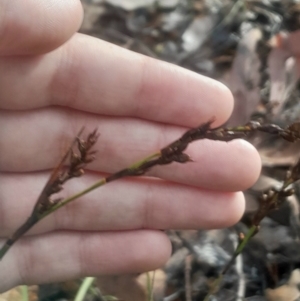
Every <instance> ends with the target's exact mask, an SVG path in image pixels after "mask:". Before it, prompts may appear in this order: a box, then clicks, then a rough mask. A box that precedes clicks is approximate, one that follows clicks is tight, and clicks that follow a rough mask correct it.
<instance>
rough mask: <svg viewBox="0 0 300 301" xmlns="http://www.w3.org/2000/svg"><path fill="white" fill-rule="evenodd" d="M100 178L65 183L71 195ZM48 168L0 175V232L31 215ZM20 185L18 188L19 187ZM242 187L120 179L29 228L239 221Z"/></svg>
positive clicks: (188, 226) (195, 226) (192, 226)
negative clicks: (228, 190) (206, 187)
mask: <svg viewBox="0 0 300 301" xmlns="http://www.w3.org/2000/svg"><path fill="white" fill-rule="evenodd" d="M100 178H101V175H95V174H92V175H91V174H90V175H88V174H87V175H84V176H83V177H82V178H80V179H74V180H72V181H70V183H68V185H66V186H65V189H64V191H63V194H62V195H64V196H71V195H73V194H74V193H77V192H78V191H80V190H83V189H85V188H86V187H88V186H89V185H91V184H92V183H95V182H96V181H97V180H99V179H100ZM46 181H47V175H46V174H45V173H43V174H41V173H37V174H24V175H20V174H2V175H1V176H0V183H1V184H0V188H1V211H0V212H5V215H4V214H2V216H1V219H0V229H1V231H0V235H1V236H2V237H4V236H6V237H7V236H9V235H11V234H12V233H13V232H14V231H15V230H16V229H17V228H18V227H19V226H20V224H21V223H22V222H23V221H25V220H26V219H27V217H28V216H29V215H30V213H31V211H32V208H33V207H34V205H35V202H36V200H37V198H38V195H39V193H40V191H41V190H42V187H43V185H44V183H45V182H46ZM15 187H18V189H15ZM244 203H245V202H244V196H243V194H242V193H225V192H223V193H222V192H215V191H207V190H201V189H197V188H194V187H190V186H186V185H177V184H174V183H170V182H165V181H159V180H154V179H152V178H146V179H127V180H119V181H116V182H114V183H111V184H109V185H105V186H103V187H101V188H99V189H97V190H96V191H94V192H93V193H90V194H87V195H85V196H83V197H81V198H80V200H78V201H75V202H72V203H70V204H68V205H67V206H65V207H63V208H61V209H60V210H58V211H57V212H55V213H53V214H51V215H50V216H49V217H47V219H45V220H44V221H43V222H42V223H40V224H39V225H38V226H37V227H35V229H34V231H31V234H36V233H42V232H49V231H53V230H62V229H67V230H81V231H86V230H89V231H100V230H101V231H110V230H135V229H199V228H201V229H204V228H206V229H208V228H214V229H215V228H222V227H228V226H231V225H233V224H235V223H236V222H237V221H238V220H239V219H240V218H241V216H242V214H243V212H244V206H245V204H244Z"/></svg>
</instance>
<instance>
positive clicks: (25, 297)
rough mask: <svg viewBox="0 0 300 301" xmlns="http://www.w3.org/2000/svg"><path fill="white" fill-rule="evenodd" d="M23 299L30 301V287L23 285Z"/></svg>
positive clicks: (23, 300)
mask: <svg viewBox="0 0 300 301" xmlns="http://www.w3.org/2000/svg"><path fill="white" fill-rule="evenodd" d="M21 299H22V301H28V300H29V294H28V286H27V285H21Z"/></svg>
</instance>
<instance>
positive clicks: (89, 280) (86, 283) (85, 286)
mask: <svg viewBox="0 0 300 301" xmlns="http://www.w3.org/2000/svg"><path fill="white" fill-rule="evenodd" d="M95 280H96V278H95V277H86V278H84V280H83V282H82V283H81V285H80V288H79V290H78V292H77V294H76V297H75V299H74V301H83V300H84V298H85V296H86V294H87V292H88V290H89V289H90V288H91V286H92V284H93V282H94V281H95Z"/></svg>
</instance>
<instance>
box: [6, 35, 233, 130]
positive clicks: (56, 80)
mask: <svg viewBox="0 0 300 301" xmlns="http://www.w3.org/2000/svg"><path fill="white" fill-rule="evenodd" d="M0 100H1V101H0V104H1V108H2V109H18V110H23V109H32V108H39V107H44V106H49V105H53V104H54V105H60V106H68V107H72V108H75V109H78V110H84V111H88V112H92V113H98V114H105V115H110V116H114V115H115V116H136V117H140V118H145V119H150V120H156V121H160V122H164V123H174V124H178V125H184V126H196V125H198V124H199V123H200V122H203V121H204V120H205V121H207V120H208V119H210V118H212V117H213V116H215V117H216V123H215V125H220V124H222V123H224V122H225V121H226V120H227V119H228V117H229V116H230V114H231V112H232V107H233V98H232V95H231V93H230V91H229V90H228V89H227V88H226V87H225V86H224V85H222V84H221V83H218V82H216V81H214V80H212V79H208V78H206V77H203V76H201V75H198V74H196V73H193V72H191V71H188V70H185V69H183V68H180V67H177V66H174V65H171V64H168V63H164V62H160V61H157V60H154V59H151V58H148V57H144V56H142V55H139V54H136V53H133V52H131V51H128V50H126V49H123V48H120V47H118V46H115V45H111V44H109V43H106V42H103V41H100V40H97V39H95V38H92V37H87V36H84V35H80V34H78V35H76V36H74V37H73V38H72V39H71V40H70V41H69V42H68V43H67V44H65V45H64V46H62V47H61V48H59V49H57V50H56V51H54V52H52V53H49V54H47V55H45V56H43V57H38V58H18V59H11V60H9V59H7V58H5V60H1V61H0Z"/></svg>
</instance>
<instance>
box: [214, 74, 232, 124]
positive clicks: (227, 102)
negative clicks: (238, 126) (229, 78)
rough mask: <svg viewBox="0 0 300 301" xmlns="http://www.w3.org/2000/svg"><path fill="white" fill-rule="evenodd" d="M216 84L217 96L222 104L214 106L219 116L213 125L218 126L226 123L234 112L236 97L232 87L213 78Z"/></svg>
mask: <svg viewBox="0 0 300 301" xmlns="http://www.w3.org/2000/svg"><path fill="white" fill-rule="evenodd" d="M213 81H214V82H213V85H214V86H215V94H216V95H215V97H216V99H219V101H220V105H219V106H216V107H215V108H214V110H215V112H216V113H215V114H216V116H217V118H216V121H215V122H214V123H213V127H218V126H221V125H222V124H224V123H225V122H226V121H227V120H228V119H229V117H230V116H231V114H232V111H233V107H234V99H233V95H232V93H231V91H230V89H229V88H228V87H227V86H226V85H225V84H223V83H221V82H219V81H215V80H213Z"/></svg>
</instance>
